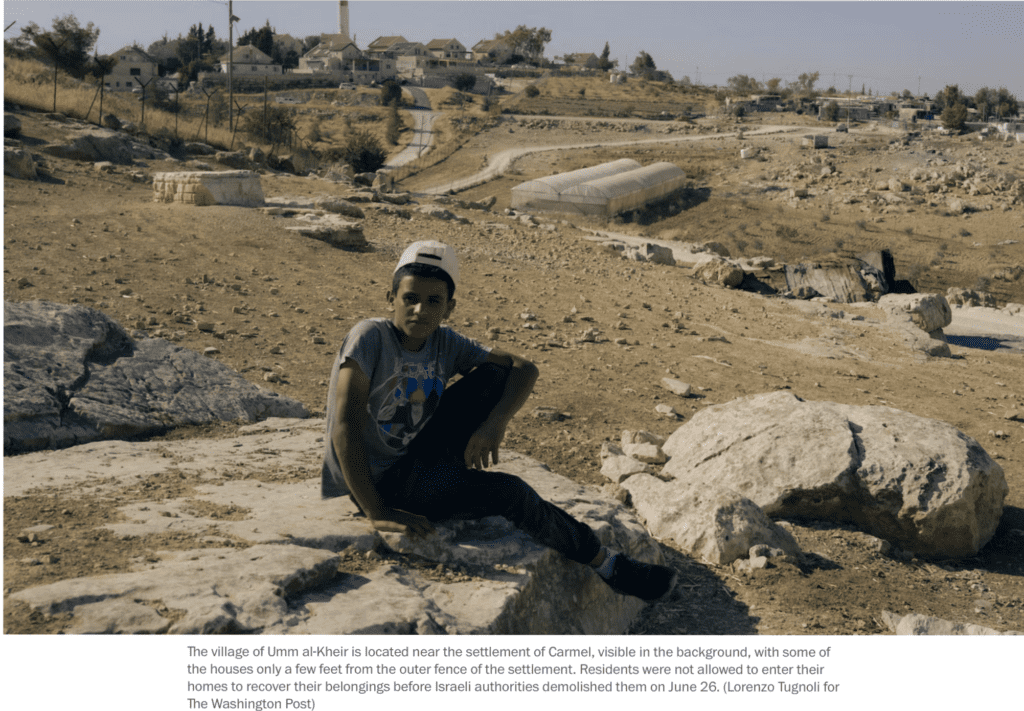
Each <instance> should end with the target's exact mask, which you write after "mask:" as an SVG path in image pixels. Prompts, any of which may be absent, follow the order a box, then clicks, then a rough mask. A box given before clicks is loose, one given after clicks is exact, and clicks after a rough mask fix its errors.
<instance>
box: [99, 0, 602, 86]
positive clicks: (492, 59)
mask: <svg viewBox="0 0 1024 711" xmlns="http://www.w3.org/2000/svg"><path fill="white" fill-rule="evenodd" d="M338 25H339V26H338V32H337V33H334V34H321V35H320V37H319V42H318V43H317V44H315V46H313V47H312V48H309V49H307V48H306V47H307V45H308V42H304V41H302V40H298V39H295V38H293V37H290V36H288V35H275V37H274V41H275V45H276V46H283V48H284V51H285V52H287V53H288V54H289V55H291V56H296V55H297V56H298V66H293V67H290V68H285V67H284V66H283V64H281V63H275V61H274V60H273V58H272V57H271V56H269V55H268V54H267V53H265V52H263V51H261V50H260V49H258V48H257V47H255V46H253V45H252V44H245V45H242V46H237V47H233V48H231V49H230V51H228V52H226V53H224V54H223V55H222V56H220V57H219V58H218V60H217V62H216V64H217V67H216V70H215V71H212V72H210V71H207V72H201V73H199V75H198V76H197V78H196V81H195V82H192V84H193V86H192V87H191V88H192V89H193V90H198V87H199V86H214V85H218V84H223V83H224V82H226V81H227V78H228V75H229V74H230V75H231V76H232V78H233V79H234V80H235V81H237V82H238V84H239V86H245V85H246V84H255V85H258V86H259V87H260V88H262V87H263V86H265V85H267V86H269V87H271V88H285V87H287V88H294V87H299V86H303V85H305V86H326V85H340V84H352V85H357V84H358V85H374V84H380V83H381V82H384V81H386V80H388V79H394V80H396V81H399V82H401V83H405V84H414V85H417V86H426V87H442V86H446V85H448V84H450V83H451V80H452V78H453V77H454V76H456V75H462V74H471V75H473V76H475V77H476V78H477V85H476V87H475V89H476V90H478V91H479V90H481V89H486V88H487V87H488V85H489V82H490V80H491V77H489V76H488V75H493V73H494V71H495V70H496V69H497V68H498V67H501V66H502V65H506V64H507V63H508V61H509V59H510V58H511V57H513V55H514V52H515V48H514V47H512V46H510V45H509V43H508V42H506V41H505V40H503V39H483V40H480V41H478V42H476V43H475V44H474V45H473V46H472V47H471V48H467V47H466V45H464V44H463V43H462V42H461V41H460V40H458V39H456V38H442V39H432V40H430V41H428V42H427V43H426V44H424V43H422V42H418V41H410V40H408V39H406V38H405V37H402V36H401V35H394V36H387V37H378V38H377V39H375V40H373V41H372V42H370V43H369V45H367V47H366V49H360V48H359V47H358V46H357V45H356V43H355V41H354V40H353V39H352V38H351V36H350V34H349V27H348V3H347V2H340V3H339V10H338ZM158 44H160V43H154V45H152V46H151V47H150V51H149V52H147V51H146V50H144V49H142V48H141V47H139V46H127V47H124V48H122V49H121V50H119V51H117V52H115V53H114V54H113V55H112V56H114V57H116V58H117V64H116V65H115V66H114V68H113V70H112V71H111V73H110V74H109V75H108V76H107V77H106V79H105V88H106V89H107V90H109V91H139V90H140V88H141V87H142V86H143V85H147V86H148V84H149V82H150V81H156V82H157V84H158V85H159V84H161V83H163V84H165V85H166V86H165V88H171V87H170V85H171V84H175V83H176V81H175V79H173V78H172V77H160V65H161V61H160V60H161V57H159V56H153V55H154V54H156V52H155V51H154V50H155V48H156V46H157V45H158ZM169 44H170V42H168V40H166V38H165V40H164V41H163V45H169ZM563 61H565V62H566V64H567V65H568V66H570V67H576V68H578V69H581V70H582V69H596V68H597V66H598V57H597V55H595V54H592V53H586V54H578V55H568V56H567V57H564V58H563ZM175 88H176V87H175Z"/></svg>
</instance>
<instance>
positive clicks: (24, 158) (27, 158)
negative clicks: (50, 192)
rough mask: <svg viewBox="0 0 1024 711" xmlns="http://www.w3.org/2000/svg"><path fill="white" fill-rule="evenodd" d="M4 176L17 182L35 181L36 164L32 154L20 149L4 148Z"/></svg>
mask: <svg viewBox="0 0 1024 711" xmlns="http://www.w3.org/2000/svg"><path fill="white" fill-rule="evenodd" d="M4 175H6V176H9V177H11V178H17V179H18V180H35V179H36V177H37V173H36V162H35V160H34V159H33V158H32V154H31V153H29V152H28V151H24V150H22V149H20V148H9V147H7V146H4Z"/></svg>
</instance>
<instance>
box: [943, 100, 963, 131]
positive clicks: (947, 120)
mask: <svg viewBox="0 0 1024 711" xmlns="http://www.w3.org/2000/svg"><path fill="white" fill-rule="evenodd" d="M965 123H967V105H966V104H950V105H948V106H946V108H944V109H943V110H942V126H943V128H946V129H947V130H949V131H960V130H962V129H963V127H964V124H965Z"/></svg>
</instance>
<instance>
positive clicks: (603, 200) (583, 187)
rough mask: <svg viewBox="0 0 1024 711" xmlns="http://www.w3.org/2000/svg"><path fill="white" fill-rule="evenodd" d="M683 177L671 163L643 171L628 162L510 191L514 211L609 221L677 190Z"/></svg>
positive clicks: (545, 179) (657, 164) (535, 182)
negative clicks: (568, 214) (559, 213)
mask: <svg viewBox="0 0 1024 711" xmlns="http://www.w3.org/2000/svg"><path fill="white" fill-rule="evenodd" d="M685 177H686V176H685V174H684V173H683V171H682V170H681V169H680V168H679V167H678V166H676V165H673V164H672V163H654V164H653V165H649V166H646V167H641V165H640V164H639V163H638V162H636V161H635V160H632V159H630V158H622V159H620V160H617V161H612V162H611V163H601V164H600V165H595V166H591V167H589V168H582V169H580V170H574V171H572V172H570V173H559V174H558V175H550V176H548V177H546V178H539V179H537V180H530V181H528V182H525V183H523V184H521V185H517V186H516V187H514V188H512V202H511V206H512V208H514V209H521V210H533V211H538V212H568V213H573V214H577V215H595V216H604V217H611V216H612V215H616V214H618V213H620V212H624V211H627V210H632V209H635V208H638V207H642V206H644V205H646V204H647V203H650V202H653V201H655V200H659V199H661V198H663V197H665V196H666V195H669V194H670V193H672V192H674V191H676V190H678V189H679V188H681V187H682V186H683V184H684V183H685Z"/></svg>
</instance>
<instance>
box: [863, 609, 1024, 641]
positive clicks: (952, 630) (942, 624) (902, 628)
mask: <svg viewBox="0 0 1024 711" xmlns="http://www.w3.org/2000/svg"><path fill="white" fill-rule="evenodd" d="M881 618H882V622H883V623H884V624H885V626H886V627H888V628H889V631H890V632H892V633H893V634H896V635H943V636H949V635H983V636H999V635H1019V634H1024V632H1017V631H1014V630H1010V631H1007V632H1000V631H999V630H994V629H992V628H991V627H983V626H982V625H975V624H971V623H969V622H951V621H949V620H944V619H942V618H941V617H931V616H929V615H920V614H917V613H914V614H911V615H897V614H895V613H892V612H889V611H888V610H883V611H882V614H881Z"/></svg>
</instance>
